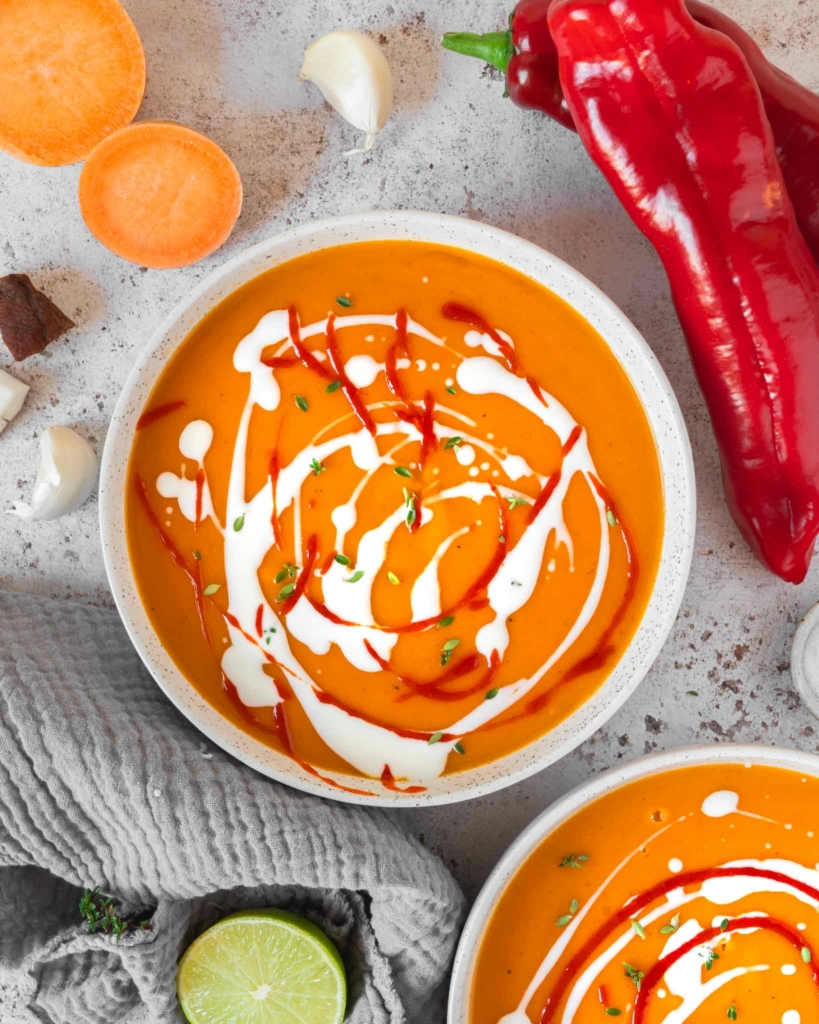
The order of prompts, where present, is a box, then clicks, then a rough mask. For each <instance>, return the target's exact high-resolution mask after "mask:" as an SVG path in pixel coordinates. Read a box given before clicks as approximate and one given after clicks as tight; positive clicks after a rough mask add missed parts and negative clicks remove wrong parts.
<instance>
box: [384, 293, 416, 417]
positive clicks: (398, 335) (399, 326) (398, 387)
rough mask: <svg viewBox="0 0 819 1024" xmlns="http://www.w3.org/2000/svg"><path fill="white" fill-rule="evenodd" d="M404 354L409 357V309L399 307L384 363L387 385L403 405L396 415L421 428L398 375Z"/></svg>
mask: <svg viewBox="0 0 819 1024" xmlns="http://www.w3.org/2000/svg"><path fill="white" fill-rule="evenodd" d="M401 355H403V356H404V357H405V358H407V359H408V358H409V334H408V332H407V311H406V310H405V309H399V310H398V312H397V313H396V314H395V341H394V342H393V343H392V345H390V347H389V348H388V349H387V355H386V358H385V363H384V378H385V380H386V381H387V387H388V388H389V389H390V391H391V392H392V394H393V395H394V396H395V397H396V399H397V400H398V401H399V402H400V403H401V405H402V406H403V408H402V409H399V410H397V412H396V415H397V416H398V417H399V419H402V420H404V421H405V422H406V423H415V424H416V425H417V426H418V429H419V430H420V429H421V425H420V423H419V419H420V416H419V413H418V410H417V409H416V408H415V406H414V405H413V404H412V402H411V401H410V399H409V396H408V395H407V392H406V390H405V388H404V384H403V382H402V380H401V378H400V376H399V375H398V358H399V356H401Z"/></svg>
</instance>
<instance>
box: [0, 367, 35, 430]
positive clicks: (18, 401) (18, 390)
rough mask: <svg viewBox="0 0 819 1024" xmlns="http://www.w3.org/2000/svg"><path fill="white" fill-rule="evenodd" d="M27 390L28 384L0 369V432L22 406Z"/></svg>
mask: <svg viewBox="0 0 819 1024" xmlns="http://www.w3.org/2000/svg"><path fill="white" fill-rule="evenodd" d="M28 391H29V388H28V384H24V383H23V382H22V381H21V380H17V378H16V377H12V375H11V374H10V373H6V371H5V370H0V434H2V432H3V431H4V430H5V429H6V427H7V426H8V425H9V423H10V421H11V420H13V419H14V417H15V416H16V415H17V413H18V412H19V411H20V410H21V409H22V408H23V402H25V400H26V395H27V394H28Z"/></svg>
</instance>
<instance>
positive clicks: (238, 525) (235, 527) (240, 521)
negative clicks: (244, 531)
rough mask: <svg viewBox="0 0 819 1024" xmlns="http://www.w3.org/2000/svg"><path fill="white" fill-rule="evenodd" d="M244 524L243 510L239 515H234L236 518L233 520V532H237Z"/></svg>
mask: <svg viewBox="0 0 819 1024" xmlns="http://www.w3.org/2000/svg"><path fill="white" fill-rule="evenodd" d="M244 525H245V514H244V512H243V513H242V514H241V515H240V516H237V517H236V518H235V519H234V520H233V530H234V532H235V533H238V532H239V530H241V528H242V527H243V526H244Z"/></svg>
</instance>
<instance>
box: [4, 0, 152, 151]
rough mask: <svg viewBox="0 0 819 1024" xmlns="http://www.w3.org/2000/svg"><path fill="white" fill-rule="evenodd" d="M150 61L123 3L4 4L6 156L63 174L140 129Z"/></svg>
mask: <svg viewBox="0 0 819 1024" xmlns="http://www.w3.org/2000/svg"><path fill="white" fill-rule="evenodd" d="M144 92H145V54H144V53H143V50H142V43H141V41H140V38H139V34H138V33H137V30H136V28H135V27H134V23H133V22H132V21H131V19H130V18H129V17H128V14H127V12H126V10H125V8H124V7H123V6H122V4H120V3H119V0H0V96H1V97H2V102H0V149H3V150H5V151H6V152H7V153H10V154H11V155H12V156H15V157H17V158H18V159H19V160H26V161H28V162H29V163H32V164H42V165H45V166H49V167H56V166H58V165H59V164H73V163H76V162H77V161H78V160H84V159H85V158H86V157H87V156H88V154H89V153H90V152H91V150H92V149H93V148H94V147H95V146H96V145H97V143H99V142H101V141H102V140H103V139H104V138H105V137H106V136H107V135H110V134H111V132H114V131H116V130H117V129H118V128H122V127H123V126H124V125H126V124H129V123H130V122H131V121H133V119H134V117H135V116H136V112H137V111H138V110H139V106H140V104H141V103H142V96H143V93H144Z"/></svg>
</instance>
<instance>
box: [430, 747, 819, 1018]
mask: <svg viewBox="0 0 819 1024" xmlns="http://www.w3.org/2000/svg"><path fill="white" fill-rule="evenodd" d="M703 764H754V765H765V766H768V767H771V768H790V769H791V770H792V771H796V772H802V773H803V774H805V775H814V776H816V777H818V778H819V757H817V756H816V755H815V754H805V753H803V752H802V751H800V750H784V749H782V748H779V747H753V746H743V745H740V744H738V743H737V744H733V743H725V744H723V745H721V746H719V747H715V746H713V745H712V746H697V747H682V748H680V749H677V750H664V751H662V752H661V753H657V754H649V755H648V756H647V757H640V758H638V759H637V760H636V761H630V762H629V763H628V764H624V765H619V766H618V767H617V768H611V769H609V771H607V772H603V773H602V774H601V775H598V776H597V777H596V778H595V779H594V780H593V781H592V782H587V783H584V784H583V785H582V786H578V787H577V789H573V790H572V791H571V793H567V794H566V795H565V796H564V797H562V798H561V799H560V800H558V801H557V802H556V803H554V804H552V806H551V807H548V808H547V809H546V810H545V811H543V813H542V814H539V815H538V816H537V817H536V818H535V820H534V821H533V822H532V823H531V824H530V825H528V826H527V827H526V828H525V829H524V830H523V832H521V834H520V835H519V836H518V838H517V839H516V840H515V841H514V842H513V843H512V845H511V846H510V847H509V849H508V850H507V851H506V852H505V853H504V855H503V856H502V857H501V859H500V860H499V861H498V863H497V865H496V866H495V868H494V870H493V871H492V874H491V875H490V876H489V878H487V880H486V882H485V883H484V886H483V888H482V889H481V891H480V893H479V894H478V898H477V899H476V900H475V903H474V904H473V906H472V910H471V912H470V914H469V917H468V918H467V922H466V925H465V926H464V930H463V932H462V933H461V939H460V942H459V943H458V950H457V952H456V954H455V963H454V965H453V968H452V980H451V981H450V986H449V1005H448V1010H447V1024H468V1022H469V990H470V988H471V985H472V976H473V971H474V969H475V961H476V958H477V954H478V950H479V949H480V944H481V940H482V939H483V935H484V932H485V931H486V926H487V924H488V923H489V919H490V917H491V916H492V911H493V910H494V909H495V907H496V906H497V903H498V900H499V899H500V897H501V894H502V893H503V890H504V889H505V888H506V886H507V885H508V884H509V882H510V881H511V879H512V877H513V876H514V875H515V873H516V872H517V870H518V868H519V867H520V866H521V864H523V862H524V861H525V860H526V858H527V857H528V856H529V854H531V853H532V852H533V851H534V850H535V849H537V847H538V846H539V845H540V844H541V843H542V842H543V840H544V839H545V838H546V836H548V835H549V833H550V832H553V831H554V830H555V829H556V828H558V827H559V826H560V825H562V824H563V822H564V821H566V819H567V818H570V817H571V816H572V815H573V814H574V813H575V812H576V811H579V810H580V809H581V808H582V807H585V806H586V805H587V804H589V803H591V801H592V800H597V799H599V798H600V797H601V796H605V795H606V794H607V793H611V792H612V791H613V790H615V789H619V788H620V787H621V786H624V785H627V784H628V783H630V782H635V781H636V780H637V779H644V778H646V777H647V776H649V775H656V774H657V773H658V772H665V771H669V770H670V769H674V768H687V767H692V766H695V765H703ZM544 952H545V951H544Z"/></svg>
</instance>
